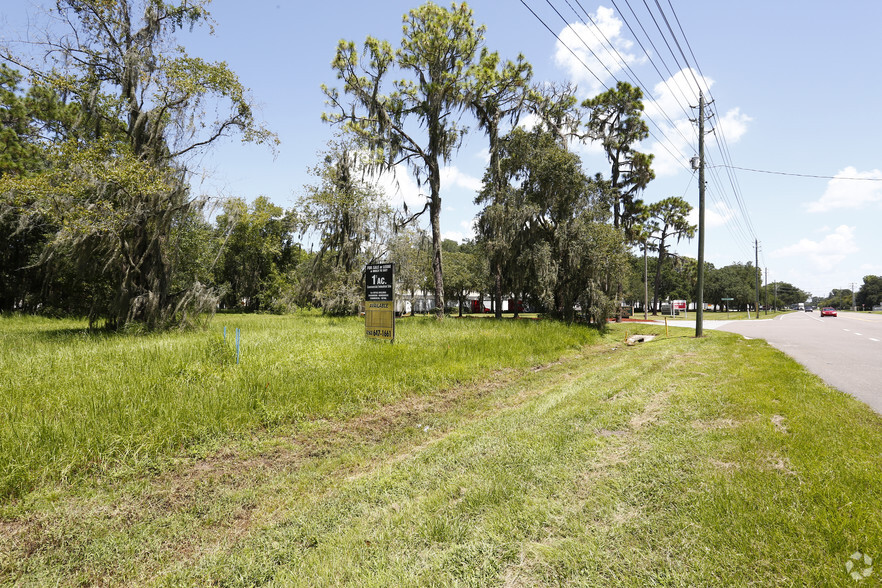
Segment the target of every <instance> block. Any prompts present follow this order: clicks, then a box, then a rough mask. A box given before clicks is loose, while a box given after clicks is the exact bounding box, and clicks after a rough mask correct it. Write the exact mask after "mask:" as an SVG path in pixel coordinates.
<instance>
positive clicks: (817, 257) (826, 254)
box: [772, 225, 860, 272]
mask: <svg viewBox="0 0 882 588" xmlns="http://www.w3.org/2000/svg"><path fill="white" fill-rule="evenodd" d="M854 233H855V230H854V227H849V226H847V225H840V226H838V227H836V229H835V230H834V231H833V232H832V233H828V234H827V235H826V236H824V238H823V239H821V240H820V241H812V240H811V239H800V241H799V242H798V243H796V244H794V245H790V246H788V247H782V248H781V249H777V250H775V251H773V252H772V257H806V258H807V259H808V260H809V261H811V262H812V263H813V264H814V266H815V267H816V268H817V270H818V271H821V272H828V271H830V270H832V269H834V268H835V267H836V266H837V264H839V263H840V262H842V260H844V259H845V258H846V257H848V255H849V254H853V253H857V252H858V251H859V250H860V249H859V248H858V246H857V243H855V237H854Z"/></svg>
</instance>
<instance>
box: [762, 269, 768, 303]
mask: <svg viewBox="0 0 882 588" xmlns="http://www.w3.org/2000/svg"><path fill="white" fill-rule="evenodd" d="M763 314H769V268H766V310H765V312H764V313H763Z"/></svg>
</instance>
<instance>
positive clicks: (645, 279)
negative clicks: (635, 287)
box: [643, 233, 649, 321]
mask: <svg viewBox="0 0 882 588" xmlns="http://www.w3.org/2000/svg"><path fill="white" fill-rule="evenodd" d="M646 246H647V239H646V234H645V233H644V235H643V320H645V321H646V320H649V308H648V307H649V262H647V261H646Z"/></svg>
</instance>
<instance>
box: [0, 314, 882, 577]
mask: <svg viewBox="0 0 882 588" xmlns="http://www.w3.org/2000/svg"><path fill="white" fill-rule="evenodd" d="M533 324H536V323H533ZM456 328H459V327H456ZM626 331H627V332H626ZM635 331H640V332H656V333H657V332H658V327H652V326H637V325H621V326H614V327H613V328H612V331H611V333H610V334H609V335H608V336H606V337H605V338H604V340H603V341H602V342H600V343H597V344H593V345H587V346H585V347H584V348H583V349H582V350H581V352H580V353H578V354H569V355H568V356H566V357H564V358H563V360H561V361H554V362H552V363H550V364H546V365H543V366H541V369H539V368H537V369H533V370H526V371H521V372H518V373H512V372H505V375H503V376H501V377H499V378H497V380H498V381H497V382H495V383H494V382H487V381H486V380H485V381H484V382H483V383H481V384H480V385H468V384H466V385H460V386H458V387H457V386H454V387H453V388H451V389H449V390H447V391H440V392H439V391H436V392H435V393H426V394H424V395H422V396H416V395H411V396H407V395H403V396H402V397H401V398H400V399H399V400H398V401H392V402H390V403H388V404H386V405H383V406H377V407H374V408H373V409H365V410H363V411H362V412H361V413H359V414H357V415H353V414H342V413H341V414H340V415H338V416H335V417H333V418H331V417H328V418H318V419H314V420H311V421H308V422H305V421H304V422H302V423H301V424H300V425H299V426H297V427H294V428H293V429H292V431H288V432H286V434H285V435H279V436H274V435H273V432H272V431H267V432H266V434H265V435H263V436H262V437H260V438H255V439H252V440H250V441H249V440H247V439H245V440H240V441H238V442H237V443H235V444H231V446H230V447H228V448H226V449H220V450H218V451H217V452H215V453H213V454H210V455H207V456H205V457H202V458H198V459H197V458H193V459H191V460H190V461H188V462H187V463H185V464H183V465H184V467H180V468H177V469H175V468H172V469H170V470H167V471H165V472H162V473H159V474H156V475H142V476H141V477H132V478H129V479H127V480H126V481H125V482H124V483H118V484H107V485H104V486H97V487H96V486H89V485H80V486H71V487H69V488H68V489H67V490H66V491H58V490H54V491H52V492H48V493H44V494H40V493H39V492H35V493H33V494H31V495H30V497H29V500H28V501H26V502H27V504H26V505H25V506H22V507H19V508H18V509H17V512H16V513H13V512H12V511H10V513H9V516H7V519H6V520H5V522H3V523H2V524H0V533H3V534H4V537H5V538H6V539H7V541H6V542H5V543H3V542H0V544H4V545H5V546H6V547H5V548H3V549H0V564H2V565H0V579H3V578H5V579H6V580H7V581H9V580H11V581H13V582H18V583H21V584H24V585H45V584H50V583H61V584H70V583H85V584H96V583H110V584H156V585H181V584H187V585H193V584H198V585H216V584H222V585H243V586H248V585H262V584H271V585H294V586H298V585H301V586H322V585H340V584H352V585H359V586H372V585H373V586H388V585H396V586H423V585H475V586H478V585H480V586H484V585H508V586H558V585H577V586H611V585H616V586H646V585H674V586H679V585H702V586H703V585H738V586H741V585H762V586H766V585H841V586H846V585H852V584H853V583H854V579H853V578H852V577H851V575H850V572H855V571H859V572H864V571H866V570H868V569H869V567H870V566H867V565H865V564H864V563H863V562H864V561H865V560H863V559H860V561H859V562H858V564H860V565H859V566H858V564H856V563H854V562H856V561H857V560H854V559H852V556H853V555H854V554H856V553H860V554H861V556H863V555H867V556H869V557H871V558H873V559H875V558H876V557H878V556H879V555H880V552H882V521H880V519H879V517H878V513H879V512H882V490H880V489H882V484H880V481H882V480H880V478H882V474H880V471H882V454H880V447H882V420H880V418H879V417H878V415H875V414H874V413H872V412H870V411H869V409H867V408H866V407H865V406H863V405H861V404H859V403H858V402H856V401H854V400H853V399H851V398H850V397H847V396H846V395H843V394H841V393H839V392H837V391H835V390H833V389H831V388H829V387H827V386H826V385H824V384H823V383H822V382H821V381H820V380H819V379H818V378H816V377H814V376H812V375H810V374H808V373H807V372H805V371H804V370H803V368H801V367H800V366H799V365H798V364H796V363H795V362H793V361H791V360H789V359H788V358H786V357H785V356H783V355H782V354H781V353H779V352H777V351H776V350H774V349H772V348H770V347H769V346H767V345H766V344H765V343H763V342H762V341H756V340H753V341H748V340H744V339H743V338H741V337H739V336H736V335H731V334H726V333H717V332H711V333H710V334H709V335H708V336H707V337H706V338H704V339H701V340H696V339H694V338H693V337H692V336H691V333H690V331H688V330H677V329H673V330H672V331H671V336H670V337H660V338H658V339H656V340H654V341H652V342H649V343H645V344H642V345H638V346H635V347H627V346H625V345H624V344H623V343H622V341H623V340H624V338H625V336H626V334H633V333H634V332H635ZM518 375H520V377H518ZM280 430H281V429H280ZM848 561H852V562H853V563H852V568H851V570H848V569H846V566H845V564H846V563H847V562H848ZM856 566H857V567H856ZM869 574H870V577H869V579H868V583H870V582H877V583H878V581H879V574H878V570H877V569H876V570H874V571H870V572H869Z"/></svg>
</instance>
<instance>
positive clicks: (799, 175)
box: [714, 165, 882, 182]
mask: <svg viewBox="0 0 882 588" xmlns="http://www.w3.org/2000/svg"><path fill="white" fill-rule="evenodd" d="M714 167H729V168H732V169H740V170H741V171H749V172H755V173H758V174H774V175H776V176H793V177H797V178H817V179H820V180H849V181H855V182H882V178H853V177H847V176H821V175H816V174H799V173H793V172H782V171H771V170H767V169H753V168H750V167H738V166H736V165H717V166H714Z"/></svg>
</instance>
